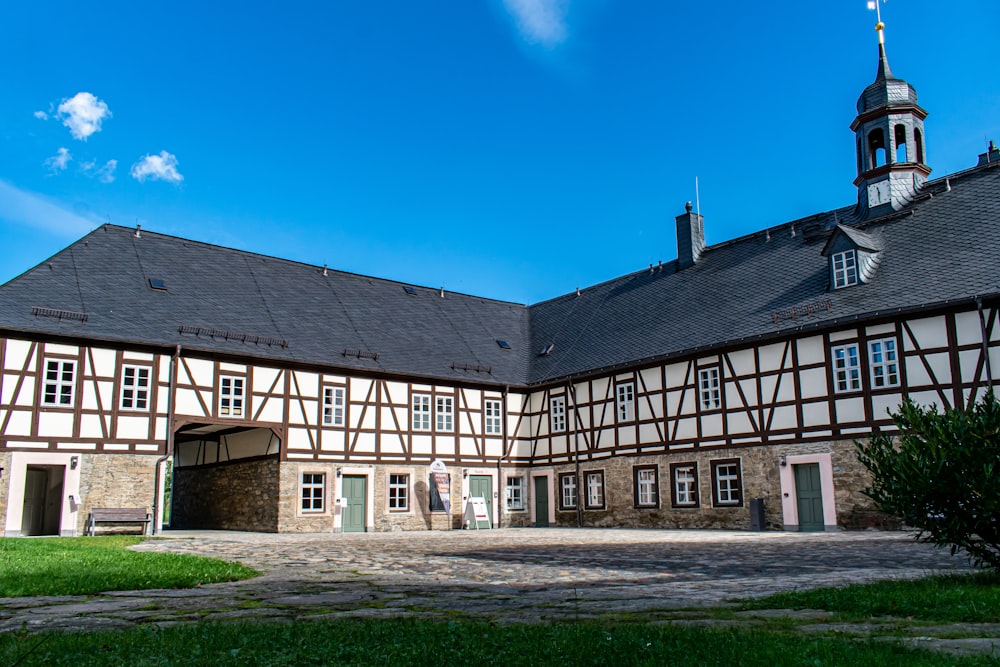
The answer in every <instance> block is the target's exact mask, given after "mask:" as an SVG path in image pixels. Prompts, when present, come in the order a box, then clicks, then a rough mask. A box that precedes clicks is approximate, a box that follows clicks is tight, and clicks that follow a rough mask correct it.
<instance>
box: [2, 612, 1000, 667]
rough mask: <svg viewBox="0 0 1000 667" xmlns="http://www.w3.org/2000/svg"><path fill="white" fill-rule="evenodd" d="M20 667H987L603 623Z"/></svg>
mask: <svg viewBox="0 0 1000 667" xmlns="http://www.w3.org/2000/svg"><path fill="white" fill-rule="evenodd" d="M17 660H20V662H18V663H17V664H18V665H67V666H71V667H84V666H86V665H136V666H141V665H172V666H177V665H296V666H298V665H392V666H394V667H398V666H400V665H407V666H409V665H432V666H433V667H442V666H443V665H456V666H465V665H475V666H477V667H478V666H481V665H505V666H508V667H514V666H517V667H520V666H522V665H559V666H561V667H562V666H569V665H614V666H615V667H622V666H625V665H691V666H700V665H726V666H731V665H741V666H748V667H753V666H755V665H762V666H764V665H766V666H768V667H771V666H773V665H802V666H809V667H817V666H824V665H847V666H854V665H865V666H871V667H880V666H890V665H899V666H900V667H922V666H924V665H927V666H931V665H935V666H937V665H941V666H944V665H962V666H974V665H988V664H996V663H995V662H992V663H991V662H990V661H988V660H987V659H985V658H956V657H954V656H949V655H941V654H932V653H928V652H924V651H912V650H906V649H904V648H902V647H900V646H899V645H897V644H895V643H887V642H881V641H874V640H856V639H846V638H839V637H820V638H817V637H806V636H801V635H796V634H792V633H780V632H768V631H764V630H759V629H704V628H685V627H668V626H651V625H641V624H614V623H612V624H601V623H595V622H584V623H557V624H552V625H494V624H490V623H487V622H483V621H460V622H459V621H453V622H447V623H446V622H440V621H438V622H435V621H431V620H418V619H381V620H344V621H336V622H321V621H305V622H298V623H293V624H290V623H272V624H247V623H228V624H200V625H193V626H175V627H171V628H167V629H163V630H155V629H139V630H131V631H127V632H116V633H90V634H82V635H78V634H61V633H50V634H46V635H28V634H25V635H21V636H10V635H8V636H0V664H12V663H14V662H15V661H17Z"/></svg>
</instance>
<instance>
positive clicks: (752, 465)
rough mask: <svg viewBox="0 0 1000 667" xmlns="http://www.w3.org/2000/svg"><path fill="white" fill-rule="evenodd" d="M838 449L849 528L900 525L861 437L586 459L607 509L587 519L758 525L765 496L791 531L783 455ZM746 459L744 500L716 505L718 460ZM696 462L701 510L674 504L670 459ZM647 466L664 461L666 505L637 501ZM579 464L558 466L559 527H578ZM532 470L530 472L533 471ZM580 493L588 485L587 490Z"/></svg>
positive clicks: (837, 482)
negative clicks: (874, 490) (565, 482)
mask: <svg viewBox="0 0 1000 667" xmlns="http://www.w3.org/2000/svg"><path fill="white" fill-rule="evenodd" d="M818 453H824V454H830V455H831V460H832V465H833V484H834V496H835V503H836V509H837V524H838V526H840V527H841V528H845V529H858V528H888V529H895V528H898V527H899V526H898V523H897V522H895V521H893V520H892V519H891V518H889V517H886V516H885V515H884V514H882V513H881V512H879V511H878V510H877V508H876V507H875V505H874V503H873V502H872V501H871V500H870V499H869V498H868V497H867V496H865V495H864V493H863V491H864V489H865V488H866V487H867V486H868V485H869V484H870V476H869V473H868V471H867V470H866V469H865V468H864V466H863V465H861V463H860V462H859V461H858V460H857V456H856V455H855V452H854V444H853V441H834V442H825V443H816V444H809V445H796V444H788V445H784V444H783V445H768V446H759V447H745V448H725V449H711V450H687V451H683V452H674V453H670V454H658V455H650V456H630V457H614V458H608V459H602V460H599V461H587V462H582V463H581V465H580V474H581V481H582V477H583V475H584V473H586V472H587V471H591V470H603V471H604V485H605V489H604V493H605V507H606V509H604V510H590V509H584V510H583V512H582V517H583V525H584V526H594V527H611V526H622V527H637V528H699V529H728V530H749V529H750V509H749V506H750V500H751V499H753V498H761V499H763V500H764V511H765V523H766V527H767V528H768V529H777V530H781V529H783V517H782V504H781V500H782V498H781V496H782V490H781V483H780V480H779V457H780V456H782V455H785V456H793V455H799V454H818ZM733 458H739V459H740V460H741V464H742V465H741V470H742V483H743V503H742V505H741V506H739V507H714V506H713V499H712V478H711V470H712V469H711V462H712V461H714V460H719V459H733ZM692 461H693V462H696V463H697V464H698V487H699V488H698V493H699V506H698V507H697V508H690V509H688V508H683V509H682V508H673V507H671V495H670V494H671V479H670V464H671V463H686V462H692ZM640 465H656V466H657V469H658V480H659V506H658V507H656V508H636V507H635V502H634V481H633V479H634V477H633V468H634V467H635V466H640ZM574 470H575V466H574V465H564V466H556V467H555V468H554V471H555V473H556V475H555V480H554V483H553V484H552V489H551V494H552V498H551V499H550V501H549V502H550V504H553V503H554V506H555V508H556V521H555V525H560V526H576V525H577V511H576V510H575V509H571V510H565V511H564V510H560V509H559V495H558V494H559V488H558V475H559V473H567V472H573V471H574ZM525 474H526V475H528V474H530V472H528V471H526V472H525ZM526 486H527V488H528V494H529V497H528V498H527V503H534V499H533V498H531V497H530V494H531V493H532V492H533V488H532V485H531V484H530V483H529V484H526ZM579 492H580V494H581V495H580V499H581V501H582V499H583V494H585V493H586V490H585V489H584V488H583V485H582V484H581V485H580V488H579ZM505 525H530V521H529V514H528V512H519V513H511V514H508V515H506V516H505Z"/></svg>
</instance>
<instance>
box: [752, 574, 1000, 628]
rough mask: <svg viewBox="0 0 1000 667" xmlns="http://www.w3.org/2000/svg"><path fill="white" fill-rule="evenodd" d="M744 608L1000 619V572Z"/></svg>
mask: <svg viewBox="0 0 1000 667" xmlns="http://www.w3.org/2000/svg"><path fill="white" fill-rule="evenodd" d="M743 608H744V609H824V610H826V611H830V612H834V613H836V614H839V615H840V617H842V618H844V619H845V620H862V619H866V618H871V617H873V616H896V617H901V618H904V619H913V620H916V621H930V622H940V623H1000V572H990V571H982V572H976V573H974V574H971V575H967V574H955V575H943V576H938V577H927V578H924V579H917V580H915V581H880V582H877V583H873V584H855V585H851V586H844V587H842V588H820V589H816V590H811V591H802V592H792V593H778V594H776V595H771V596H768V597H766V598H760V599H758V600H750V601H746V602H744V603H743Z"/></svg>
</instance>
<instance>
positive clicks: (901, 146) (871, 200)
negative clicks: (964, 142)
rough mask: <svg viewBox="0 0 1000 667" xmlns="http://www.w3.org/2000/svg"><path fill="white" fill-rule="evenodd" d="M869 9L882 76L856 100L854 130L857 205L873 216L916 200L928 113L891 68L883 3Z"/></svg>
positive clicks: (873, 0) (874, 1) (925, 170)
mask: <svg viewBox="0 0 1000 667" xmlns="http://www.w3.org/2000/svg"><path fill="white" fill-rule="evenodd" d="M885 1H886V0H882V2H885ZM868 9H871V10H875V12H876V16H877V17H878V22H877V23H876V24H875V31H876V32H877V33H878V74H877V75H876V76H875V82H874V83H871V84H869V86H868V87H867V88H865V89H864V91H863V92H862V93H861V97H859V98H858V105H857V107H858V116H857V118H855V119H854V122H853V123H851V129H852V130H854V133H855V135H856V137H857V139H856V144H857V152H858V176H857V178H855V179H854V184H855V185H856V186H858V205H859V208H860V210H861V212H862V213H863V214H865V215H867V216H871V215H882V214H884V213H886V212H888V211H892V210H896V211H898V210H900V209H901V208H903V207H904V206H906V205H907V204H909V203H910V202H911V201H913V198H914V197H915V196H916V194H917V192H918V191H919V190H920V188H921V187H922V186H923V184H924V182H925V181H926V180H927V176H928V175H929V174H930V173H931V169H930V167H928V166H927V155H926V150H925V147H924V118H926V117H927V112H926V111H924V110H923V109H921V108H920V106H919V105H918V104H917V91H916V90H914V89H913V86H911V85H910V84H908V83H907V82H906V81H903V80H902V79H899V78H896V77H895V76H893V75H892V71H891V70H890V69H889V60H888V58H886V55H885V24H884V23H882V9H881V7H880V2H879V0H869V1H868Z"/></svg>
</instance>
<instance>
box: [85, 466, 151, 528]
mask: <svg viewBox="0 0 1000 667" xmlns="http://www.w3.org/2000/svg"><path fill="white" fill-rule="evenodd" d="M157 458H159V457H158V456H156V455H155V454H81V455H80V502H81V504H80V508H79V510H78V511H77V526H76V530H77V535H83V533H84V529H85V527H86V523H87V518H88V517H89V516H90V510H91V509H92V508H95V507H133V508H140V507H141V508H143V509H145V510H146V511H147V512H152V511H153V493H154V490H155V484H154V480H155V476H156V459H157ZM117 530H121V531H128V532H136V527H135V526H129V525H126V524H123V525H122V526H117V527H116V526H114V525H108V526H103V527H101V526H98V528H97V532H98V533H108V532H115V531H117ZM147 530H148V528H147Z"/></svg>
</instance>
